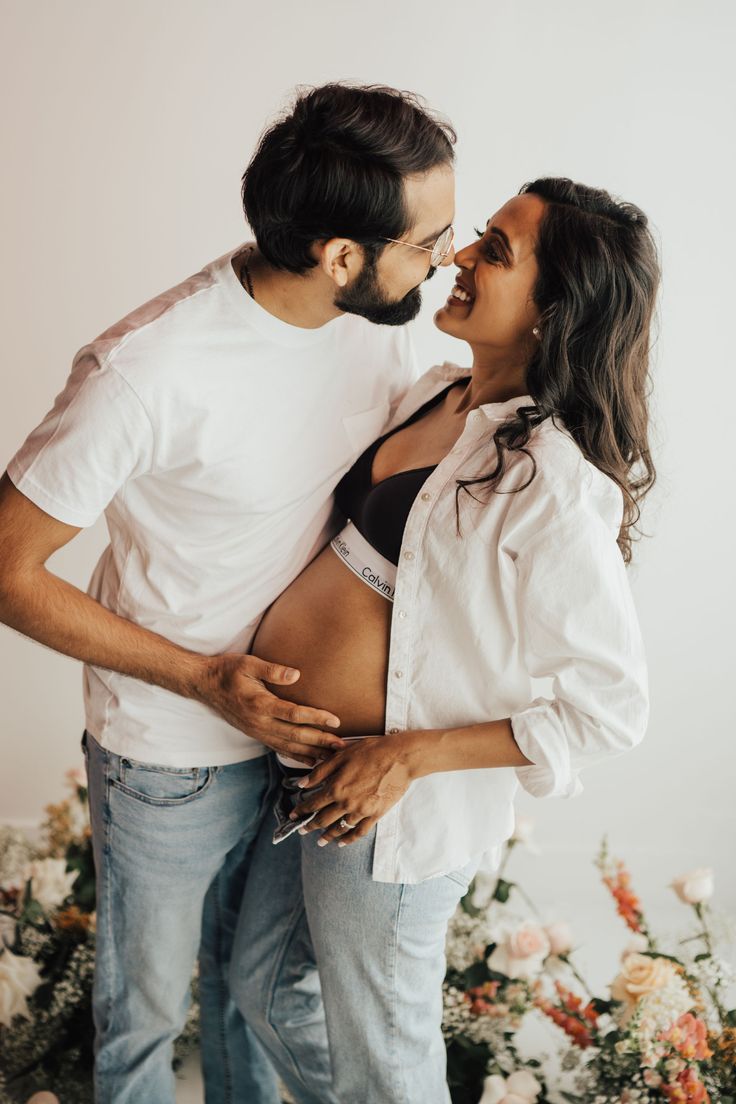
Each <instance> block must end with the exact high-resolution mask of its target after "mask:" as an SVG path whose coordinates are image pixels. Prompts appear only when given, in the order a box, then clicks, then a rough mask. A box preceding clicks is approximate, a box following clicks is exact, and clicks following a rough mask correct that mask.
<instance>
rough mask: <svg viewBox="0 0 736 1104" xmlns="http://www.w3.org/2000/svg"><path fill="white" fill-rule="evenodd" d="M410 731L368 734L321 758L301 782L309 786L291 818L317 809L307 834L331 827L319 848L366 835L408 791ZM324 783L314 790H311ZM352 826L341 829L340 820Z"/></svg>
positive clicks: (411, 779)
mask: <svg viewBox="0 0 736 1104" xmlns="http://www.w3.org/2000/svg"><path fill="white" fill-rule="evenodd" d="M410 747H411V739H410V734H409V733H402V734H401V735H400V736H398V737H396V736H367V737H365V738H364V739H360V740H355V741H354V742H351V743H349V744H348V746H347V747H346V748H344V749H343V750H342V751H338V752H335V754H334V755H332V756H330V758H329V759H326V760H325V761H324V762H323V763H320V765H319V766H318V767H316V768H315V770H313V771H312V773H311V774H310V775H308V776H307V777H306V778H305V779H304V780H303V781H302V782H301V784H300V785H301V786H302V787H303V788H304V789H306V791H307V792H306V795H305V797H304V800H302V801H300V802H299V805H298V806H297V809H296V810H295V811H294V813H293V814H292V819H294V820H295V819H296V818H297V817H302V816H305V815H306V814H307V813H312V812H315V811H317V816H316V817H315V818H314V820H313V821H311V823H310V824H308V825H306V826H305V827H304V828H300V832H302V834H306V832H312V831H315V830H316V829H320V828H327V831H326V832H325V833H324V835H323V836H322V838H321V839H320V841H319V845H320V847H322V846H324V844H326V843H329V842H330V841H331V840H339V845H340V846H342V845H343V844H347V843H354V842H355V841H356V840H359V839H361V838H362V837H363V836H367V835H368V833H369V832H370V831H371V829H372V828H373V827H374V825H375V824H377V823H378V821H379V820H380V819H381V817H382V816H385V814H386V813H387V812H388V811H389V809H390V808H391V807H392V806H393V805H395V804H396V802H397V801H398V800H399V799H400V798H401V797H403V796H404V794H405V793H406V791H407V790H408V788H409V785H410V783H411V782H412V781H413V779H414V777H415V776H414V773H413V771H412V768H411V756H410V754H409V751H410ZM315 786H321V788H320V789H319V790H317V791H316V792H315V793H313V794H310V791H311V789H312V788H313V787H315ZM342 819H344V820H345V821H347V823H348V824H349V825H351V827H350V828H347V829H346V828H342V827H341V826H340V821H341V820H342Z"/></svg>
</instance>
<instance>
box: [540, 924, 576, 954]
mask: <svg viewBox="0 0 736 1104" xmlns="http://www.w3.org/2000/svg"><path fill="white" fill-rule="evenodd" d="M544 930H545V931H546V933H547V938H548V939H549V949H550V954H553V955H563V954H569V952H570V951H571V950H572V928H571V927H570V925H569V924H568V922H567V921H566V920H555V922H554V923H553V924H545V927H544Z"/></svg>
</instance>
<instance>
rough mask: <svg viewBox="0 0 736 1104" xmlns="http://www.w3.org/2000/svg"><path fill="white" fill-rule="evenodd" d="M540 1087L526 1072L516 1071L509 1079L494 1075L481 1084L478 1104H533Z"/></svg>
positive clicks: (534, 1078) (540, 1089)
mask: <svg viewBox="0 0 736 1104" xmlns="http://www.w3.org/2000/svg"><path fill="white" fill-rule="evenodd" d="M541 1091H542V1086H541V1085H540V1084H539V1082H538V1081H537V1079H536V1077H534V1076H533V1075H532V1074H531V1073H529V1071H528V1070H516V1072H515V1073H512V1074H511V1076H510V1077H501V1075H500V1074H498V1073H494V1074H492V1075H491V1076H490V1077H486V1079H485V1081H484V1082H483V1095H482V1096H481V1098H480V1100H479V1101H478V1104H534V1101H535V1100H536V1099H537V1097H538V1096H539V1094H540V1092H541Z"/></svg>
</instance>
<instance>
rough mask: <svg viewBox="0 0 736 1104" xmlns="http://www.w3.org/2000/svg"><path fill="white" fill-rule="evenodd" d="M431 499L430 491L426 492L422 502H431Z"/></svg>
mask: <svg viewBox="0 0 736 1104" xmlns="http://www.w3.org/2000/svg"><path fill="white" fill-rule="evenodd" d="M431 497H432V496H431V494H430V493H429V491H425V492H424V494H423V495H422V502H429V500H430V498H431Z"/></svg>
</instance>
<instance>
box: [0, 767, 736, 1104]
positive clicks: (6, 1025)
mask: <svg viewBox="0 0 736 1104" xmlns="http://www.w3.org/2000/svg"><path fill="white" fill-rule="evenodd" d="M66 784H67V790H68V794H67V797H66V798H65V799H64V800H63V801H62V802H60V803H59V804H58V805H50V806H49V807H48V808H47V810H46V812H47V819H46V822H45V824H44V825H43V829H42V832H41V839H40V843H39V844H38V845H35V844H34V843H32V842H31V841H30V840H29V839H28V838H27V837H26V836H25V835H24V834H23V833H22V832H20V831H18V830H16V829H12V828H0V1055H2V1058H1V1059H0V1104H25V1102H28V1104H31V1102H32V1104H58V1102H57V1097H56V1096H54V1094H53V1093H51V1092H49V1091H47V1090H50V1089H53V1090H54V1092H55V1093H57V1094H58V1095H59V1097H60V1098H61V1101H62V1104H71V1102H72V1101H73V1102H74V1104H87V1102H90V1104H91V1101H92V1040H93V1027H92V1014H91V991H92V975H93V963H94V950H95V912H94V908H95V884H94V867H93V862H92V847H91V838H90V828H89V814H88V807H87V791H86V787H85V781H84V778H83V775H82V774H81V773H79V772H73V771H70V772H68V774H67V778H66ZM532 830H533V822H532V821H531V819H530V818H528V817H523V816H517V820H516V826H515V830H514V833H513V836H512V837H511V839H510V840H508V841H507V843H506V845H505V848H504V853H503V857H502V862H501V866H500V869H499V870H498V871H496V872H495V873H494V874H493V875H489V874H487V873H479V874H478V875H477V877H476V878H475V880H474V882H473V884H472V885H471V886H470V889H469V891H468V893H467V895H466V896H465V897H464V898H463V900H462V902H461V904H460V907H459V908H458V910H457V913H456V914H455V916H454V917H453V919H452V921H451V922H450V927H449V932H448V939H447V976H446V979H445V984H444V1017H443V1031H444V1035H445V1042H446V1046H447V1060H448V1083H449V1085H450V1093H451V1096H452V1100H453V1104H563V1102H566V1104H665V1102H670V1104H736V1010H735V1009H733V1008H729V1004H730V1000H729V987H730V985H731V983H732V981H733V973H732V971H731V969H730V967H729V966H728V964H727V963H726V961H725V960H724V959H723V958H722V957H721V956H720V955H719V954H718V953H717V944H718V942H719V940H718V939H717V938H716V935H715V933H714V930H713V923H712V921H713V913H712V911H711V907H710V905H709V903H708V902H709V900H710V898H711V896H712V895H713V892H714V878H713V872H712V871H711V870H709V869H700V870H694V871H691V872H690V873H688V874H685V875H683V876H681V877H679V878H676V879H675V880H674V881H673V882H672V883H671V885H672V889H673V890H674V892H675V894H676V895H677V897H678V899H679V900H680V901H681V902H683V903H684V904H685V905H686V906H687V907H689V908H690V909H692V911H693V917H694V920H695V930H694V932H693V933H691V934H689V935H687V936H686V937H685V938H684V939H682V940H681V941H680V944H679V945H678V948H677V950H678V951H679V953H678V954H675V953H665V952H664V951H661V950H659V948H658V946H657V942H656V939H655V936H654V935H653V933H652V931H651V930H650V927H649V925H648V923H647V920H646V916H645V912H644V906H643V905H642V902H641V900H640V898H639V897H638V896H637V894H636V893H635V891H634V889H633V887H632V883H631V877H630V874H629V872H628V871H627V869H626V867H625V866H624V864H623V863H622V862H620V861H617V860H614V859H612V858H611V856H610V855H609V853H608V849H607V847H606V845H605V841H604V844H603V846H602V847H601V850H600V853H599V854H598V856H597V858H596V864H597V866H598V869H599V871H600V874H601V877H602V880H603V883H604V885H605V886H606V887H607V889H608V891H609V892H610V894H611V896H612V899H613V901H614V902H615V906H616V911H617V913H618V915H619V916H620V917H621V919H622V920H623V922H624V924H625V925H626V926H627V928H628V929H629V932H630V938H629V942H628V944H627V945H626V946H625V948H624V950H623V953H622V955H621V963H620V967H619V969H618V972H617V973H616V974H615V976H613V978H612V982H611V985H610V992H609V993H608V994H607V995H606V996H605V997H597V996H595V995H594V994H593V993H592V992H591V991H590V989H589V987H588V985H587V983H586V982H585V980H584V978H583V977H582V975H581V973H580V971H579V970H578V969H577V967H576V966H575V964H574V962H573V957H572V955H573V935H572V931H571V928H570V925H569V924H568V923H567V922H566V921H565V920H561V919H559V920H556V921H554V922H552V923H543V922H542V921H541V920H540V919H539V913H538V910H537V909H536V907H535V905H534V903H533V902H532V901H531V900H530V898H529V897H528V896H527V895H526V893H525V892H524V890H523V889H522V887H521V886H519V885H518V884H517V883H515V882H513V881H510V880H509V879H508V878H507V877H506V869H507V866H508V863H509V860H510V858H511V855H512V853H513V851H514V849H515V848H517V847H520V846H524V847H527V848H529V849H530V850H535V847H534V843H533V839H532ZM520 904H521V905H522V906H523V907H522V909H521V911H520V910H519V905H520ZM543 1024H546V1025H547V1034H548V1035H550V1036H551V1037H552V1038H553V1039H554V1045H553V1054H552V1055H550V1054H546V1053H541V1052H540V1048H539V1045H538V1040H536V1041H535V1043H534V1045H533V1046H532V1047H531V1048H530V1046H529V1042H528V1039H527V1040H526V1043H525V1037H526V1035H528V1032H527V1030H526V1029H527V1028H528V1027H529V1026H530V1025H531V1026H536V1027H537V1028H540V1027H541V1025H543ZM197 1041H198V1004H197V1000H196V986H195V999H194V1000H193V1001H192V1007H191V1012H190V1018H189V1021H188V1023H187V1027H186V1030H185V1032H184V1035H183V1036H182V1037H181V1038H180V1039H179V1040H178V1042H177V1059H178V1060H180V1059H181V1058H182V1057H183V1055H184V1054H186V1053H187V1052H188V1051H189V1050H191V1049H192V1048H193V1047H194V1046H195V1045H196V1043H197ZM555 1064H556V1065H557V1066H558V1067H559V1069H554V1068H553V1067H554V1066H555ZM31 1094H35V1095H33V1096H31ZM29 1096H31V1099H30V1101H29V1099H28V1098H29Z"/></svg>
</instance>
